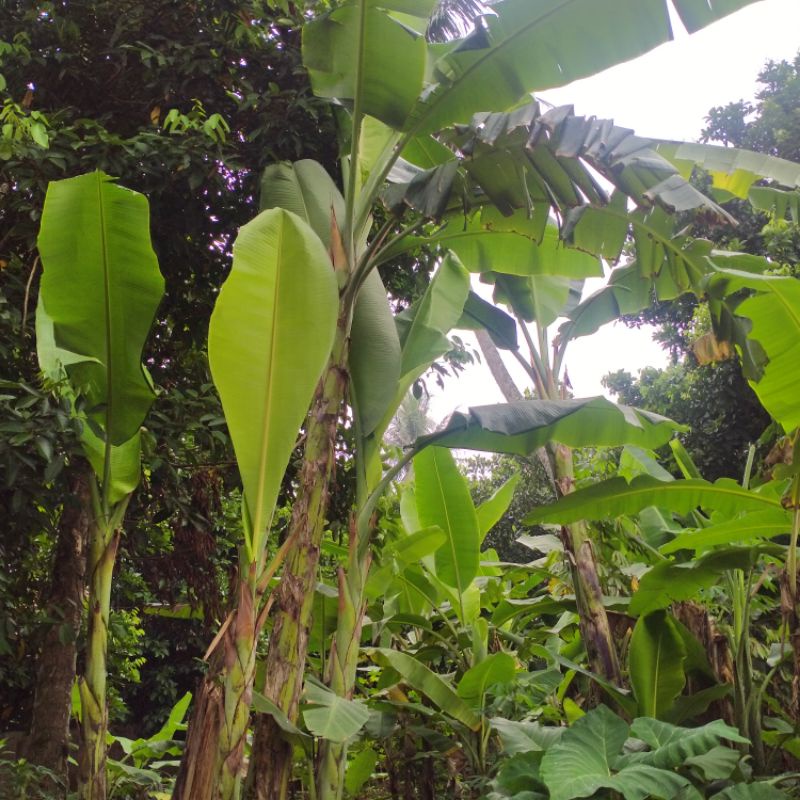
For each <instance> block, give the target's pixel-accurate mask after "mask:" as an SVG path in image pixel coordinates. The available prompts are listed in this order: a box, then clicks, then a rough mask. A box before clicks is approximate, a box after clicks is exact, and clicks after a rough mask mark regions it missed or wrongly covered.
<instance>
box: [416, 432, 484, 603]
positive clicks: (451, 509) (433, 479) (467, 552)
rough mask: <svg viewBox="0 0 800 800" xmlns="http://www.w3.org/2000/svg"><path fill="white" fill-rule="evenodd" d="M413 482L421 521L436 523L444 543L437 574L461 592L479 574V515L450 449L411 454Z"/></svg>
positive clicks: (438, 559)
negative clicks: (412, 457)
mask: <svg viewBox="0 0 800 800" xmlns="http://www.w3.org/2000/svg"><path fill="white" fill-rule="evenodd" d="M414 483H415V486H416V492H415V494H416V500H417V513H418V515H419V521H420V524H421V525H423V526H425V527H429V526H433V525H436V526H438V527H439V528H440V529H441V530H442V531H444V533H445V535H446V536H447V542H446V543H445V544H444V545H443V546H442V547H440V548H439V549H438V550H437V551H436V553H435V555H434V560H435V564H436V577H438V578H439V580H440V581H442V582H443V583H445V584H446V585H447V586H452V587H453V588H455V589H457V590H458V593H459V595H463V594H464V592H465V591H466V590H467V587H468V586H469V585H470V583H472V580H473V579H474V577H475V575H477V573H478V565H479V563H480V533H479V530H478V516H477V514H476V513H475V506H474V505H473V504H472V498H471V497H470V494H469V487H468V486H467V482H466V480H465V478H464V476H463V475H462V474H461V473H460V472H459V470H458V467H457V466H456V462H455V459H454V458H453V456H452V454H451V453H450V451H449V450H446V449H444V448H441V447H429V448H426V449H425V450H423V451H422V452H421V453H419V454H418V455H417V456H415V457H414Z"/></svg>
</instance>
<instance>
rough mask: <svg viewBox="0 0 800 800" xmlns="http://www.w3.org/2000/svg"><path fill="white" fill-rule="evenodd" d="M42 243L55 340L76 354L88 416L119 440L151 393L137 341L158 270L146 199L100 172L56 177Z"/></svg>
mask: <svg viewBox="0 0 800 800" xmlns="http://www.w3.org/2000/svg"><path fill="white" fill-rule="evenodd" d="M38 245H39V253H40V255H41V258H42V265H43V267H44V272H43V275H42V281H41V285H40V288H39V297H40V302H41V303H43V304H44V305H45V306H46V309H47V315H48V316H49V317H50V319H51V320H52V330H53V336H54V343H55V345H56V346H57V348H59V349H60V350H62V351H66V352H68V353H73V354H75V355H77V356H81V357H82V358H81V359H80V360H78V361H74V362H73V363H65V364H64V367H65V369H66V372H67V375H68V376H69V380H70V383H71V384H72V387H73V388H74V390H75V391H76V392H79V393H80V394H81V395H83V397H84V398H85V399H86V403H87V414H88V416H89V419H90V420H91V421H92V423H93V424H94V425H96V426H97V427H98V428H99V429H100V430H101V431H102V432H103V436H104V437H105V438H106V439H107V441H108V442H109V443H110V444H112V445H121V444H123V443H124V442H127V441H128V440H129V439H130V438H131V437H132V436H133V435H134V434H135V433H136V432H137V430H138V429H139V426H140V425H141V424H142V420H143V419H144V416H145V414H146V413H147V410H148V409H149V407H150V404H151V403H152V402H153V398H154V392H153V387H152V383H151V381H150V379H149V376H148V375H147V373H146V372H145V370H144V368H143V367H142V349H143V347H144V344H145V340H146V339H147V335H148V333H149V331H150V326H151V325H152V322H153V317H154V316H155V312H156V308H157V307H158V304H159V302H160V301H161V296H162V294H163V291H164V279H163V278H162V277H161V273H160V272H159V271H158V262H157V261H156V256H155V253H154V252H153V248H152V246H151V244H150V221H149V214H148V205H147V200H146V198H145V197H144V196H143V195H141V194H137V193H136V192H132V191H130V190H128V189H123V188H122V187H121V186H117V185H116V184H115V183H113V180H112V179H111V178H110V177H109V176H108V175H105V174H104V173H102V172H92V173H89V174H86V175H80V176H78V177H77V178H68V179H66V180H63V181H55V182H53V183H51V184H50V186H49V187H48V190H47V196H46V198H45V203H44V210H43V212H42V224H41V229H40V232H39V240H38ZM51 352H52V351H51ZM42 368H43V370H44V371H48V368H47V365H46V364H44V363H43V364H42Z"/></svg>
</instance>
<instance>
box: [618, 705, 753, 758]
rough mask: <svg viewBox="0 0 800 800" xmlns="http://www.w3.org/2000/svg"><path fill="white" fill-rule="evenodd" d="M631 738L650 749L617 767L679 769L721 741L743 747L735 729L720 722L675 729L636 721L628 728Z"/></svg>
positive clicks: (642, 719) (631, 755) (643, 719)
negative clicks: (645, 766) (641, 742)
mask: <svg viewBox="0 0 800 800" xmlns="http://www.w3.org/2000/svg"><path fill="white" fill-rule="evenodd" d="M630 732H631V736H635V737H636V738H637V739H641V740H642V741H643V742H644V743H645V744H647V745H648V747H650V748H651V749H650V751H649V752H638V753H637V752H634V753H628V754H626V755H624V756H622V757H621V758H620V759H619V761H618V765H619V766H623V765H629V764H647V765H649V766H653V767H660V768H663V769H675V768H676V767H680V766H683V764H684V762H685V761H686V759H687V758H692V757H694V756H699V755H701V754H703V753H707V752H708V751H709V750H711V749H712V748H714V747H717V746H718V745H720V744H721V743H722V741H723V740H725V739H727V740H728V741H731V742H740V743H745V742H747V741H748V740H747V739H746V738H745V737H744V736H740V735H739V731H737V730H736V728H732V727H731V726H730V725H726V724H725V723H724V722H723V721H722V720H721V719H716V720H714V721H712V722H709V723H707V724H706V725H702V726H701V727H699V728H679V727H677V726H675V725H671V724H670V723H668V722H662V721H660V720H657V719H650V718H647V717H639V718H637V719H635V720H634V721H633V724H632V725H631V731H630Z"/></svg>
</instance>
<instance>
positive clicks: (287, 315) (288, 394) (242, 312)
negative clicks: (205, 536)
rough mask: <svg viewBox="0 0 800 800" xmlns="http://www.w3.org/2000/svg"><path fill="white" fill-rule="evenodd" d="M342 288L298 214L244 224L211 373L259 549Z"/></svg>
mask: <svg viewBox="0 0 800 800" xmlns="http://www.w3.org/2000/svg"><path fill="white" fill-rule="evenodd" d="M337 311H338V289H337V286H336V279H335V276H334V272H333V269H332V268H331V261H330V257H329V255H328V253H327V252H326V250H325V246H324V245H323V243H322V241H321V240H320V238H319V237H318V236H317V235H316V234H315V233H314V231H313V230H312V229H311V228H310V227H309V226H308V224H306V223H305V222H304V221H303V220H302V219H300V218H299V217H298V216H297V215H295V214H293V213H291V212H289V211H286V210H283V209H270V210H268V211H263V212H262V213H261V214H259V215H258V216H257V217H256V218H255V219H254V220H253V221H252V222H249V223H248V224H247V225H245V226H244V227H242V228H241V230H240V231H239V236H238V237H237V239H236V243H235V244H234V251H233V269H232V270H231V274H230V276H229V277H228V279H227V280H226V281H225V284H224V285H223V287H222V290H221V291H220V295H219V298H218V299H217V303H216V305H215V307H214V313H213V314H212V317H211V325H210V328H209V344H208V350H209V361H210V363H211V374H212V376H213V378H214V382H215V384H216V386H217V389H218V390H219V393H220V397H221V399H222V406H223V409H224V411H225V418H226V420H227V422H228V428H229V430H230V433H231V438H232V440H233V446H234V451H235V452H236V459H237V462H238V465H239V471H240V473H241V476H242V483H243V485H244V495H245V503H246V508H247V511H248V517H249V525H250V528H251V531H252V538H251V539H250V540H249V545H250V546H251V547H252V548H253V552H254V553H256V552H258V551H259V548H260V547H261V546H262V545H263V543H264V541H265V536H266V532H267V530H268V528H269V525H270V522H271V519H272V512H273V509H274V506H275V502H276V499H277V496H278V490H279V488H280V482H281V480H282V478H283V473H284V471H285V470H286V465H287V464H288V461H289V458H290V456H291V453H292V450H293V448H294V445H295V440H296V438H297V435H298V431H299V428H300V425H301V424H302V422H303V419H304V418H305V416H306V414H307V413H308V407H309V405H310V403H311V398H312V395H313V393H314V388H315V387H316V384H317V381H318V380H319V377H320V374H321V373H322V370H323V368H324V366H325V364H326V362H327V360H328V356H329V354H330V350H331V346H332V343H333V336H334V330H335V326H336V317H337Z"/></svg>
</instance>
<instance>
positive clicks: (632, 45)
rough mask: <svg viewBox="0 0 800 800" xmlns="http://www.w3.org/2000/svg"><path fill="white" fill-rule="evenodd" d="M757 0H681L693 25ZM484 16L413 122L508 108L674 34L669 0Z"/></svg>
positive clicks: (540, 7) (445, 64) (554, 0)
mask: <svg viewBox="0 0 800 800" xmlns="http://www.w3.org/2000/svg"><path fill="white" fill-rule="evenodd" d="M750 2H752V0H725V2H719V0H717V2H713V3H710V2H706V0H682V2H680V3H676V4H675V7H676V9H677V11H678V14H679V15H680V17H681V19H682V21H683V22H684V24H685V25H686V26H687V27H688V28H689V29H690V30H697V29H698V28H699V27H703V26H704V25H708V24H709V23H711V22H713V21H714V20H715V19H719V18H721V17H723V16H725V15H726V14H729V13H731V12H732V11H734V10H736V9H737V8H741V7H743V6H745V5H748V4H749V3H750ZM492 10H493V11H495V12H496V14H497V16H489V17H487V18H486V20H485V24H484V25H481V26H479V27H478V29H477V30H476V31H475V32H474V33H473V34H472V35H471V36H470V37H468V38H467V39H466V40H464V42H463V43H461V44H460V45H459V46H456V47H451V48H449V49H447V50H446V51H445V53H444V55H442V56H441V57H440V58H439V59H438V60H437V61H436V62H435V63H434V64H433V69H432V77H433V79H434V81H435V83H434V85H433V86H432V87H431V88H430V90H429V91H428V92H426V94H425V95H424V96H423V97H422V98H420V100H419V102H418V103H417V106H416V107H415V108H414V109H413V111H412V113H411V116H410V119H409V120H408V122H407V124H406V127H407V129H413V130H415V131H419V132H430V131H435V130H439V129H441V128H444V127H445V126H447V125H450V124H452V123H454V122H466V121H468V120H469V118H470V117H471V116H472V114H474V113H476V112H478V111H503V110H505V109H507V108H511V107H512V106H514V105H515V104H516V103H517V102H518V101H519V100H520V99H521V98H522V97H524V95H525V94H526V93H527V92H532V91H541V90H543V89H549V88H553V87H555V86H564V85H566V84H568V83H570V82H571V81H574V80H577V79H579V78H584V77H586V76H588V75H593V74H595V73H597V72H600V71H602V70H604V69H606V68H607V67H610V66H613V65H614V64H619V63H620V62H622V61H627V60H629V59H631V58H634V57H636V56H638V55H641V54H642V53H646V52H647V51H648V50H651V49H653V48H654V47H657V46H658V45H659V44H662V43H663V42H666V41H668V40H669V39H671V38H672V27H671V25H670V21H669V13H668V4H667V3H666V2H665V0H539V1H538V2H535V3H532V2H531V0H501V2H498V3H494V4H493V5H492Z"/></svg>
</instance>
